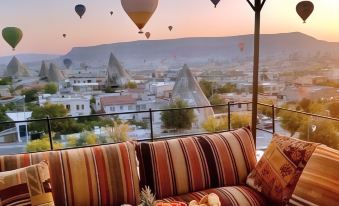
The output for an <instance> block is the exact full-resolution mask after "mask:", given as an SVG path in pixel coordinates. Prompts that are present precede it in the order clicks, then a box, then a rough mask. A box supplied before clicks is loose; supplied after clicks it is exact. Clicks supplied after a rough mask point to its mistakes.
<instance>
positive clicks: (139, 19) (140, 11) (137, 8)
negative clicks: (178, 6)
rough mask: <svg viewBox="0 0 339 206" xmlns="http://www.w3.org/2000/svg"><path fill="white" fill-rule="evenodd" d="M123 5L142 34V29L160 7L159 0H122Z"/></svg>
mask: <svg viewBox="0 0 339 206" xmlns="http://www.w3.org/2000/svg"><path fill="white" fill-rule="evenodd" d="M121 5H122V7H123V8H124V10H125V12H126V13H127V15H128V16H129V17H130V18H131V19H132V21H133V22H134V24H135V25H136V26H137V27H138V28H139V30H140V31H139V33H140V34H142V33H143V32H142V29H143V28H144V27H145V25H146V24H147V22H148V21H149V20H150V18H151V17H152V15H153V13H154V12H155V10H156V9H157V7H158V0H121Z"/></svg>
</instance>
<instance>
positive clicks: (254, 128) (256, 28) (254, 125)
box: [247, 0, 266, 143]
mask: <svg viewBox="0 0 339 206" xmlns="http://www.w3.org/2000/svg"><path fill="white" fill-rule="evenodd" d="M247 2H248V3H249V4H250V6H251V7H252V9H253V10H254V12H255V21H254V51H253V89H252V126H251V128H252V134H253V138H254V142H255V143H256V140H257V115H258V82H259V81H258V79H259V54H260V14H261V9H262V7H263V6H264V4H265V2H266V0H263V1H262V2H261V0H255V2H254V5H253V4H252V2H251V1H250V0H247Z"/></svg>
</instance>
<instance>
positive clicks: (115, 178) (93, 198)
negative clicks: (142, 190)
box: [0, 143, 139, 206]
mask: <svg viewBox="0 0 339 206" xmlns="http://www.w3.org/2000/svg"><path fill="white" fill-rule="evenodd" d="M41 160H48V162H49V165H50V174H51V184H52V190H53V196H54V201H55V204H56V205H63V206H64V205H90V206H95V205H120V204H123V203H129V204H132V205H136V203H137V202H138V198H139V185H138V184H139V182H138V175H137V166H136V156H135V147H134V144H132V143H121V144H114V145H107V146H96V147H90V148H82V149H70V150H63V151H54V152H43V153H34V154H24V155H13V156H2V157H0V170H1V171H8V170H13V169H16V168H21V167H25V166H28V165H31V164H34V163H37V162H40V161H41Z"/></svg>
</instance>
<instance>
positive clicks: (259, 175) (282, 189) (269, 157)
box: [247, 134, 319, 205]
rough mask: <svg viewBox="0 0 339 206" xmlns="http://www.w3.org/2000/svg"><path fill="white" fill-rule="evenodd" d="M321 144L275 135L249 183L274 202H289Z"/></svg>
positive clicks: (252, 173)
mask: <svg viewBox="0 0 339 206" xmlns="http://www.w3.org/2000/svg"><path fill="white" fill-rule="evenodd" d="M318 145H319V144H317V143H311V142H305V141H301V140H298V139H294V138H290V137H284V136H280V135H278V134H274V135H273V139H272V141H271V143H270V145H269V146H268V148H267V150H266V151H265V153H264V155H263V157H262V158H261V159H260V161H259V162H258V164H257V166H256V167H255V169H254V170H253V171H252V172H251V174H250V175H249V176H248V178H247V184H248V185H249V186H250V187H252V188H254V189H256V190H257V191H258V192H261V193H262V194H264V195H265V196H266V197H267V198H269V199H270V200H271V201H272V202H274V204H277V205H281V204H286V203H287V202H288V200H289V199H290V197H291V195H292V192H293V190H294V188H295V186H296V184H297V182H298V180H299V177H300V175H301V173H302V171H303V169H304V168H305V166H306V163H307V162H308V160H309V158H310V157H311V155H312V153H313V151H314V150H315V148H316V147H317V146H318Z"/></svg>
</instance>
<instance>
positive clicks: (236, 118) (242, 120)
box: [231, 113, 251, 129]
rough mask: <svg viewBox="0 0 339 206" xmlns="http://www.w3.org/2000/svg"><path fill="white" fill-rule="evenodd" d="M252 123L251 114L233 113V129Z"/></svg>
mask: <svg viewBox="0 0 339 206" xmlns="http://www.w3.org/2000/svg"><path fill="white" fill-rule="evenodd" d="M249 125H251V115H249V114H236V113H234V114H232V116H231V127H232V129H236V128H241V127H247V126H249Z"/></svg>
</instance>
